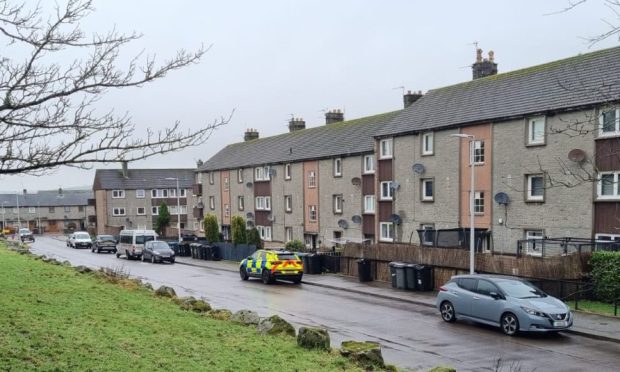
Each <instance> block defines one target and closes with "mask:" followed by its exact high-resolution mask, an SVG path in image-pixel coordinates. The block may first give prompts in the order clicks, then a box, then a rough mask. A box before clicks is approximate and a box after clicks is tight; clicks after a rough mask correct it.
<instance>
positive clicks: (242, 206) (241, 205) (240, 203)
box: [237, 196, 245, 211]
mask: <svg viewBox="0 0 620 372" xmlns="http://www.w3.org/2000/svg"><path fill="white" fill-rule="evenodd" d="M237 208H238V209H239V210H240V211H242V210H244V209H245V201H244V200H243V196H238V197H237Z"/></svg>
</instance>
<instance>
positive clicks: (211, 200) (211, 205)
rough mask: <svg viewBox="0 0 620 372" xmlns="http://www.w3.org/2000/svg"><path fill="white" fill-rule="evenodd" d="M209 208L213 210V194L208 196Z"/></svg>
mask: <svg viewBox="0 0 620 372" xmlns="http://www.w3.org/2000/svg"><path fill="white" fill-rule="evenodd" d="M209 209H211V210H215V196H209Z"/></svg>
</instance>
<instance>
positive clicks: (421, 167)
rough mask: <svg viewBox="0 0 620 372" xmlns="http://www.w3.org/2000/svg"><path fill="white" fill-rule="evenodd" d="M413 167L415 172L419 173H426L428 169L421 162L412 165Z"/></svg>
mask: <svg viewBox="0 0 620 372" xmlns="http://www.w3.org/2000/svg"><path fill="white" fill-rule="evenodd" d="M411 169H413V172H414V173H417V174H424V172H425V171H426V168H425V167H424V165H423V164H420V163H415V164H414V165H413V167H411Z"/></svg>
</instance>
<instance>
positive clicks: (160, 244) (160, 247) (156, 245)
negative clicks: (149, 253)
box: [151, 242, 170, 251]
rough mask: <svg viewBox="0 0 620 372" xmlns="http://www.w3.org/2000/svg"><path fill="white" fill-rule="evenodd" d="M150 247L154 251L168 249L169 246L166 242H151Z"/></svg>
mask: <svg viewBox="0 0 620 372" xmlns="http://www.w3.org/2000/svg"><path fill="white" fill-rule="evenodd" d="M151 249H152V250H154V251H166V250H169V249H170V246H169V245H168V243H166V242H153V244H152V245H151Z"/></svg>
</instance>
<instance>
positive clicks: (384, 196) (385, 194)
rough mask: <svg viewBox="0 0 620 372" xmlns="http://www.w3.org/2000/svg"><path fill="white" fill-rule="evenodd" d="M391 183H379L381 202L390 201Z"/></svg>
mask: <svg viewBox="0 0 620 372" xmlns="http://www.w3.org/2000/svg"><path fill="white" fill-rule="evenodd" d="M393 192H394V190H393V189H392V181H383V182H381V200H392V194H393Z"/></svg>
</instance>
